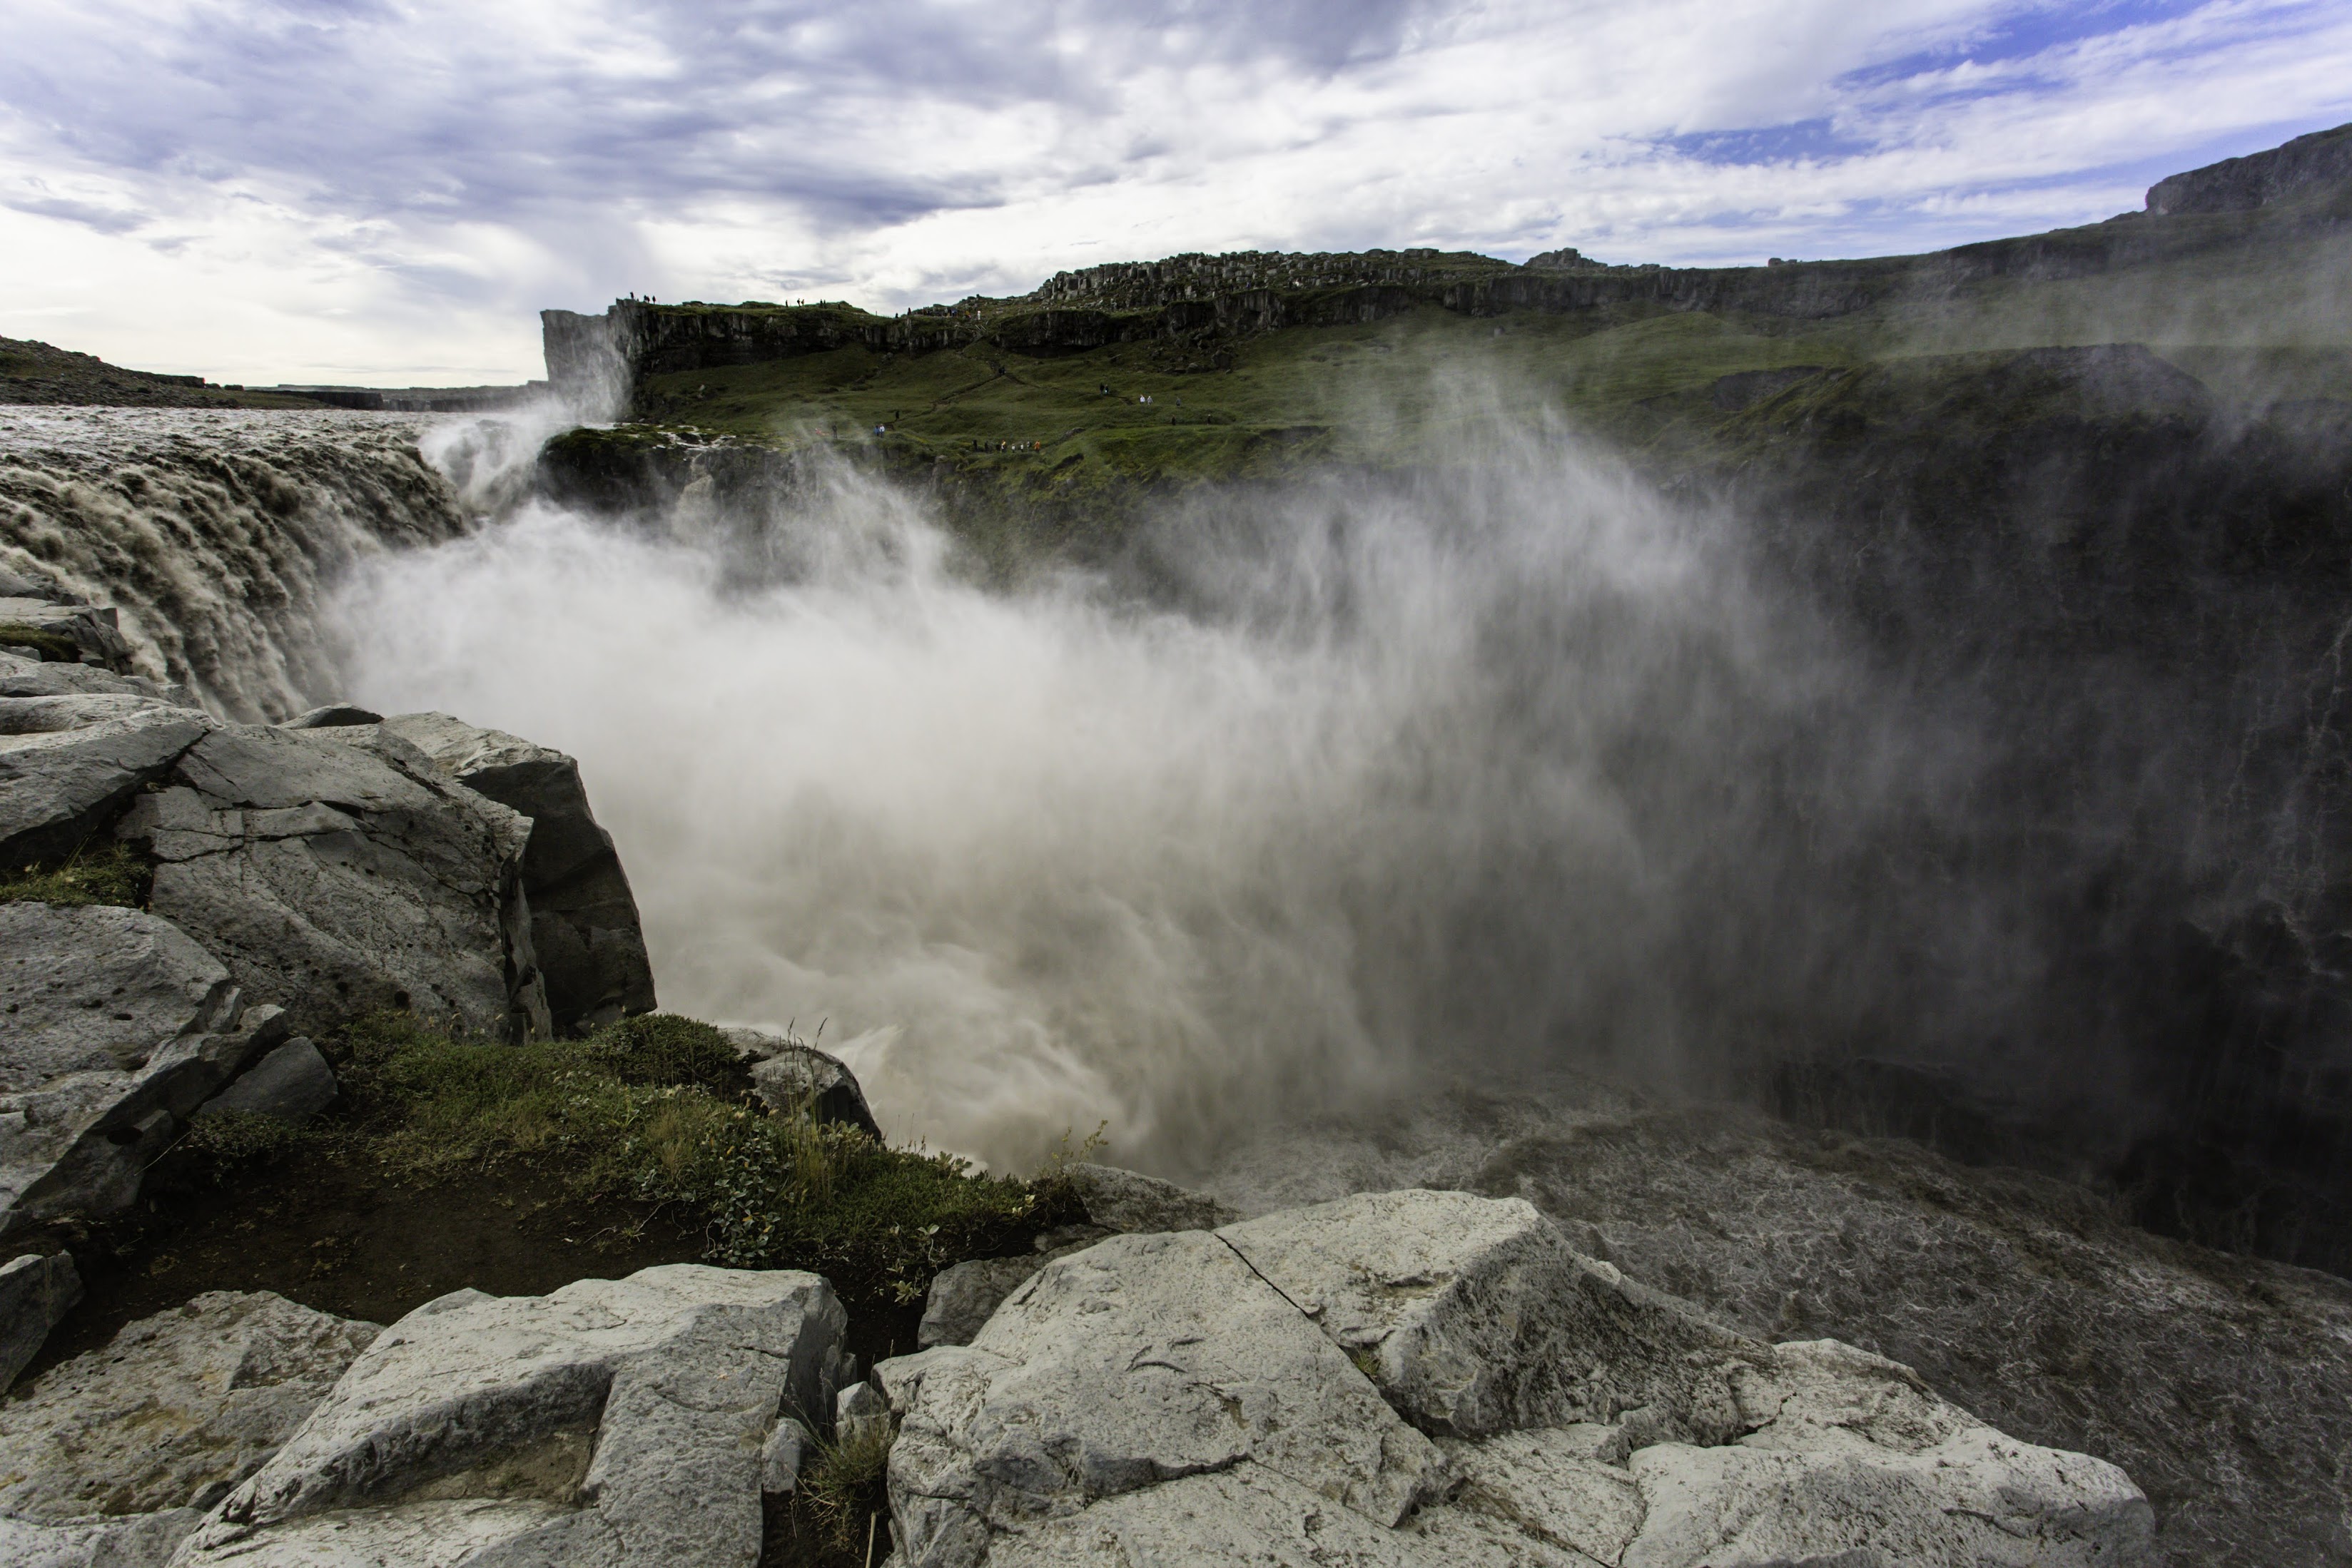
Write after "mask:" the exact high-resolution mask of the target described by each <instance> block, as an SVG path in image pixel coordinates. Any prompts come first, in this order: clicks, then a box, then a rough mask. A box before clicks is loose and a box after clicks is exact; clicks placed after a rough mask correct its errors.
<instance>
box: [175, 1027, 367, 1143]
mask: <svg viewBox="0 0 2352 1568" xmlns="http://www.w3.org/2000/svg"><path fill="white" fill-rule="evenodd" d="M335 1092H336V1090H335V1071H334V1069H333V1068H331V1067H329V1066H328V1065H327V1059H326V1058H325V1057H323V1056H321V1055H320V1054H319V1048H318V1047H317V1046H315V1045H313V1044H311V1043H310V1041H309V1040H303V1039H300V1038H297V1039H294V1040H288V1041H287V1042H286V1043H285V1044H283V1045H281V1046H279V1047H278V1049H276V1050H275V1051H271V1052H270V1053H269V1054H268V1055H267V1056H265V1057H263V1058H262V1059H261V1060H260V1061H257V1062H255V1063H254V1064H253V1065H252V1066H251V1067H249V1068H247V1069H246V1071H245V1074H244V1076H242V1077H240V1078H239V1079H237V1081H236V1082H234V1083H231V1084H230V1085H229V1086H228V1087H227V1088H226V1089H224V1090H222V1091H221V1092H219V1093H218V1094H215V1096H213V1098H212V1099H210V1100H208V1101H206V1102H205V1103H204V1104H203V1105H201V1106H199V1107H197V1109H196V1115H197V1116H198V1117H200V1118H201V1117H204V1116H209V1115H217V1114H220V1113H224V1112H229V1113H246V1114H249V1115H256V1116H269V1117H273V1118H275V1119H276V1120H278V1121H280V1122H286V1123H289V1124H292V1125H294V1126H298V1127H299V1126H300V1125H301V1124H303V1123H305V1122H307V1121H309V1120H310V1118H311V1117H313V1116H315V1115H317V1114H318V1113H320V1112H321V1111H323V1110H325V1109H326V1108H327V1107H328V1106H330V1105H331V1104H333V1103H335Z"/></svg>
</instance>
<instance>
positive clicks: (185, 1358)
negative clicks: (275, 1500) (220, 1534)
mask: <svg viewBox="0 0 2352 1568" xmlns="http://www.w3.org/2000/svg"><path fill="white" fill-rule="evenodd" d="M378 1332H379V1331H378V1329H377V1327H376V1325H375V1324H373V1323H367V1322H352V1321H350V1320H347V1319H343V1318H338V1317H333V1316H331V1315H329V1314H328V1313H325V1312H313V1311H311V1310H310V1308H308V1307H304V1306H298V1305H296V1304H295V1303H294V1302H292V1301H287V1300H286V1299H285V1298H284V1297H282V1296H276V1295H272V1294H270V1293H269V1292H268V1291H254V1292H251V1293H238V1292H232V1291H210V1292H207V1293H206V1294H204V1295H201V1296H198V1297H196V1298H195V1299H194V1301H189V1302H188V1303H187V1304H185V1305H184V1306H180V1307H174V1308H173V1309H172V1310H171V1311H169V1312H158V1313H157V1314H156V1315H155V1316H153V1317H152V1318H144V1319H142V1320H141V1321H139V1322H134V1323H131V1324H129V1325H128V1326H126V1327H124V1328H123V1329H122V1330H121V1332H120V1333H117V1334H116V1335H115V1336H114V1338H113V1340H112V1341H111V1342H110V1343H108V1344H107V1345H106V1347H105V1348H104V1349H102V1350H94V1351H90V1352H89V1353H87V1354H82V1355H79V1356H76V1357H75V1358H74V1359H72V1360H71V1361H68V1362H65V1363H63V1364H59V1365H57V1366H53V1367H51V1368H50V1369H49V1370H48V1371H47V1372H46V1373H43V1374H42V1375H40V1376H39V1377H38V1378H37V1379H35V1380H34V1382H33V1383H32V1385H30V1386H29V1387H28V1388H26V1390H25V1391H24V1392H23V1393H21V1394H20V1395H18V1396H16V1397H14V1398H12V1399H10V1400H8V1401H7V1402H5V1404H0V1513H5V1514H9V1515H13V1516H15V1517H16V1518H18V1519H23V1520H29V1521H35V1522H40V1523H50V1524H68V1523H71V1522H72V1521H77V1520H84V1519H89V1518H91V1517H94V1516H107V1517H121V1516H129V1515H136V1514H144V1513H151V1512H158V1511H167V1510H171V1509H177V1508H184V1507H195V1508H210V1507H211V1506H212V1505H213V1504H214V1503H215V1502H217V1501H218V1500H220V1499H221V1498H222V1497H223V1496H224V1495H226V1493H227V1492H228V1490H230V1489H231V1488H232V1487H234V1486H236V1484H237V1483H238V1482H239V1481H242V1480H244V1479H246V1478H247V1477H248V1476H250V1475H252V1474H253V1472H254V1471H256V1470H257V1469H260V1468H261V1466H262V1464H263V1462H264V1461H266V1460H267V1459H268V1458H269V1456H270V1455H271V1454H273V1453H275V1452H276V1451H277V1450H278V1447H279V1445H281V1444H282V1443H284V1442H285V1441H286V1439H287V1438H288V1437H290V1436H291V1435H292V1434H293V1432H294V1430H295V1428H296V1427H299V1426H300V1425H301V1423H302V1421H303V1420H304V1419H305V1418H306V1417H307V1416H309V1415H310V1411H311V1409H312V1408H313V1407H314V1406H316V1405H317V1404H318V1403H319V1401H320V1400H321V1399H323V1398H324V1397H326V1395H327V1391H328V1390H329V1389H331V1387H333V1386H334V1383H335V1380H336V1379H337V1378H339V1377H341V1375H343V1371H344V1369H345V1368H347V1367H348V1366H350V1365H351V1364H352V1359H353V1358H354V1357H356V1356H357V1355H358V1354H360V1352H361V1351H362V1350H364V1349H365V1348H366V1347H367V1345H368V1343H369V1342H370V1341H372V1340H373V1339H374V1338H375V1336H376V1334H377V1333H378Z"/></svg>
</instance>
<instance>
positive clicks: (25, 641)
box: [0, 596, 131, 673]
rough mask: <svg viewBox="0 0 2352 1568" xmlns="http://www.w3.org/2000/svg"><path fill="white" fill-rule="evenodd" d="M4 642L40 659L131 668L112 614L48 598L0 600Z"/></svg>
mask: <svg viewBox="0 0 2352 1568" xmlns="http://www.w3.org/2000/svg"><path fill="white" fill-rule="evenodd" d="M0 643H5V644H8V645H9V646H11V647H14V648H16V649H19V650H24V651H28V652H37V653H39V654H40V656H41V657H42V659H44V660H45V661H46V660H50V659H57V660H62V661H65V662H67V663H69V664H70V663H79V664H96V665H99V666H100V667H101V668H104V669H108V670H112V671H115V672H117V673H121V672H123V671H127V670H128V669H129V668H130V667H131V644H130V643H126V642H124V641H123V640H122V632H121V630H120V629H119V627H118V626H117V624H116V617H115V613H114V612H113V611H111V610H108V609H102V608H100V607H98V606H95V605H89V604H74V603H70V602H64V601H58V600H52V599H48V598H44V597H18V596H10V597H5V598H0Z"/></svg>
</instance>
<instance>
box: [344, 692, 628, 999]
mask: <svg viewBox="0 0 2352 1568" xmlns="http://www.w3.org/2000/svg"><path fill="white" fill-rule="evenodd" d="M353 711H354V712H355V713H356V712H357V711H360V710H353ZM341 722H346V723H363V722H365V721H364V720H362V719H358V718H356V717H354V718H352V719H349V720H344V721H341ZM383 730H384V732H385V733H386V734H390V735H395V736H398V737H400V738H401V739H403V740H405V741H407V742H409V743H410V744H411V745H413V746H415V747H416V748H417V749H418V750H419V751H422V752H423V753H424V754H425V756H427V757H429V758H432V759H433V763H434V765H435V766H436V768H440V769H441V771H442V772H443V773H444V774H446V776H447V777H449V778H451V779H456V780H457V782H459V783H460V784H463V785H465V786H466V787H467V789H471V790H473V791H474V792H475V793H477V794H478V795H485V796H488V798H489V799H490V800H496V801H497V802H499V804H500V805H502V806H506V807H509V808H510V809H511V810H515V811H518V812H520V813H521V814H522V815H523V816H525V817H528V818H529V819H530V838H529V840H528V841H527V842H526V843H525V844H524V846H523V854H522V887H523V892H524V894H525V895H526V896H527V897H529V899H530V936H531V947H532V951H533V954H534V956H536V958H537V960H538V963H539V972H540V977H541V982H542V984H544V986H545V987H546V989H547V1007H548V1012H549V1015H550V1017H551V1019H552V1020H553V1023H554V1027H555V1028H556V1030H559V1031H560V1032H562V1033H565V1034H573V1033H583V1032H585V1031H586V1030H590V1029H593V1028H594V1027H595V1026H596V1025H598V1024H601V1023H608V1022H610V1021H612V1020H613V1019H616V1018H620V1017H622V1016H624V1015H625V1014H628V1013H646V1012H651V1011H653V1010H654V1007H655V1002H654V974H653V964H652V961H651V960H650V959H648V958H647V957H646V938H645V931H644V927H643V925H642V923H641V922H640V921H639V919H638V917H637V901H636V897H635V894H632V893H631V892H630V891H629V878H628V873H625V872H624V871H623V870H622V869H621V857H620V854H619V852H617V851H615V850H614V847H613V835H612V834H610V833H608V832H606V831H604V829H603V828H602V827H600V826H598V825H597V822H596V813H595V812H594V811H593V810H591V809H590V807H589V804H588V789H587V786H586V785H585V784H583V782H582V781H581V778H580V765H579V764H578V763H577V762H575V761H573V760H572V758H569V757H567V756H565V755H564V754H563V753H562V752H561V751H555V750H551V749H550V748H549V747H544V746H534V745H533V744H531V743H530V741H528V740H525V739H523V738H521V737H520V736H513V735H508V734H506V733H505V732H504V731H502V730H495V729H483V728H480V727H478V726H475V725H470V724H467V723H465V722H464V721H463V720H460V719H455V718H452V717H450V716H448V715H447V714H442V713H413V714H403V715H401V716H397V717H394V718H389V719H385V720H383Z"/></svg>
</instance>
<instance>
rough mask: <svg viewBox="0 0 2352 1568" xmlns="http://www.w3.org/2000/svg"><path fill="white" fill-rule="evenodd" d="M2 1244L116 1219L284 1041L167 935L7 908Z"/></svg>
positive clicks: (0, 1113) (82, 911)
mask: <svg viewBox="0 0 2352 1568" xmlns="http://www.w3.org/2000/svg"><path fill="white" fill-rule="evenodd" d="M0 952H5V954H6V957H5V959H0V966H5V967H0V995H5V1005H6V1007H7V1009H8V1022H9V1026H10V1027H9V1028H8V1030H6V1031H5V1033H0V1234H5V1233H7V1232H9V1231H14V1230H17V1229H20V1228H22V1227H24V1226H25V1225H26V1224H29V1223H32V1222H34V1221H37V1220H42V1219H50V1218H64V1217H76V1218H90V1217H97V1216H103V1215H108V1214H114V1213H119V1212H121V1210H123V1209H125V1208H127V1207H130V1206H131V1202H132V1201H133V1200H134V1199H135V1198H136V1197H138V1193H139V1184H140V1179H141V1176H142V1173H143V1172H144V1170H145V1168H146V1166H147V1165H148V1164H149V1163H151V1162H152V1161H153V1160H154V1159H155V1158H156V1156H157V1155H160V1154H162V1153H163V1149H164V1148H165V1147H166V1146H167V1145H169V1144H170V1142H171V1140H172V1138H173V1134H175V1133H176V1132H177V1130H178V1128H179V1127H180V1125H181V1124H183V1123H184V1121H185V1119H186V1118H187V1117H188V1116H189V1115H190V1114H192V1113H194V1111H195V1109H196V1107H197V1106H199V1105H201V1104H203V1103H205V1101H207V1100H209V1099H211V1098H212V1097H213V1095H215V1093H217V1092H219V1091H220V1090H221V1088H222V1087H223V1085H225V1084H226V1083H227V1082H229V1081H230V1080H231V1079H232V1078H234V1077H235V1076H236V1073H237V1071H239V1070H240V1069H242V1068H243V1067H244V1066H245V1064H246V1063H247V1061H250V1060H252V1059H253V1058H254V1056H255V1055H256V1054H257V1053H258V1052H260V1051H264V1050H266V1049H268V1047H270V1046H272V1045H275V1044H276V1043H277V1042H278V1041H279V1040H283V1039H284V1038H285V1035H286V1019H285V1016H284V1014H283V1012H282V1011H281V1010H280V1009H277V1008H274V1007H259V1008H247V1007H246V1006H245V1005H244V1002H243V993H242V992H241V991H240V990H239V989H238V988H237V987H236V985H235V984H234V983H233V982H232V981H231V979H230V977H229V974H228V971H227V970H226V968H225V967H223V966H222V965H221V964H220V962H219V961H218V960H217V959H215V958H214V957H213V956H212V955H210V954H209V953H206V952H205V950H204V949H203V948H202V947H200V946H197V945H196V944H195V943H194V941H192V940H191V939H190V938H189V937H188V936H187V935H186V934H185V933H184V932H182V931H181V930H179V929H178V928H177V927H175V926H173V925H172V924H171V923H169V922H168V921H164V920H162V919H159V918H157V917H156V916H154V915H149V914H146V913H144V912H142V911H140V910H134V909H119V908H115V907H112V906H110V905H105V904H99V905H92V906H89V907H82V908H74V907H60V906H58V905H54V904H0Z"/></svg>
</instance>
